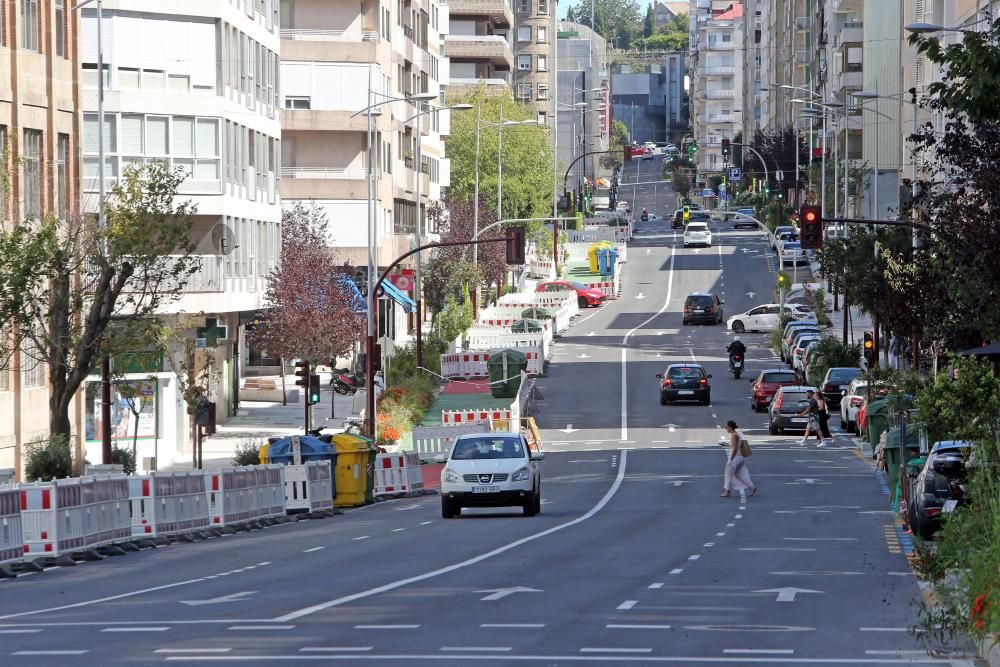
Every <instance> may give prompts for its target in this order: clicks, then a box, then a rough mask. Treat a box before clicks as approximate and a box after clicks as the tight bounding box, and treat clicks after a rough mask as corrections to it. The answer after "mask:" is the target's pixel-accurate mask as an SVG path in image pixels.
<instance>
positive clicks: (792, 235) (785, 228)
mask: <svg viewBox="0 0 1000 667" xmlns="http://www.w3.org/2000/svg"><path fill="white" fill-rule="evenodd" d="M782 234H788V238H789V239H791V240H798V232H797V230H796V229H795V227H792V226H791V225H779V226H777V227H775V228H774V237H773V238H772V239H771V249H772V250H777V249H778V239H779V237H781V235H782Z"/></svg>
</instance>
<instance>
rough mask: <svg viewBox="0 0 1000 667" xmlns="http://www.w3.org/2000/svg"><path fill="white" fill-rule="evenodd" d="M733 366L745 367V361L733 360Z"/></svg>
mask: <svg viewBox="0 0 1000 667" xmlns="http://www.w3.org/2000/svg"><path fill="white" fill-rule="evenodd" d="M733 368H743V362H742V361H734V362H733Z"/></svg>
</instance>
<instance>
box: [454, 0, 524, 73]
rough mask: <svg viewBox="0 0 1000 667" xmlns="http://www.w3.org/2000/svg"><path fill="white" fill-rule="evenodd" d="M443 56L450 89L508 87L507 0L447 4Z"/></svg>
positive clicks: (510, 55)
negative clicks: (446, 59)
mask: <svg viewBox="0 0 1000 667" xmlns="http://www.w3.org/2000/svg"><path fill="white" fill-rule="evenodd" d="M446 6H447V7H448V16H449V19H448V24H447V30H446V31H445V32H446V33H447V34H446V37H445V55H446V56H447V57H448V60H449V66H450V78H449V80H448V85H449V86H451V87H453V88H461V87H476V86H478V85H479V84H480V83H481V82H484V83H485V84H486V85H487V86H495V87H501V88H502V87H508V88H509V87H510V86H511V85H512V83H513V78H512V71H513V69H514V50H513V30H514V10H513V6H512V4H511V0H455V1H454V2H449V3H448V4H447V5H446Z"/></svg>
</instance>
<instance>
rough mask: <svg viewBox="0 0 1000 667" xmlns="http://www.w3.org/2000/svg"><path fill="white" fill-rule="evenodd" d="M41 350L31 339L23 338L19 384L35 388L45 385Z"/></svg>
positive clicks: (27, 387)
mask: <svg viewBox="0 0 1000 667" xmlns="http://www.w3.org/2000/svg"><path fill="white" fill-rule="evenodd" d="M42 359H43V352H42V350H41V349H39V347H38V345H37V344H36V343H35V341H34V340H33V339H30V338H25V339H24V342H23V343H22V344H21V386H22V387H23V388H25V389H35V388H37V387H44V386H45V363H44V362H43V361H42Z"/></svg>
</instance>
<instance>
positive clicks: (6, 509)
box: [0, 487, 24, 567]
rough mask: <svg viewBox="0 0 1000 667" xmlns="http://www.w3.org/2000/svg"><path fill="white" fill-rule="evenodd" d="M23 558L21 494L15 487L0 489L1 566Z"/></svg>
mask: <svg viewBox="0 0 1000 667" xmlns="http://www.w3.org/2000/svg"><path fill="white" fill-rule="evenodd" d="M22 558H24V538H23V537H22V533H21V494H20V493H19V492H18V490H17V488H15V487H10V488H5V489H0V567H2V566H4V565H6V564H8V563H13V562H14V561H19V560H21V559H22Z"/></svg>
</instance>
